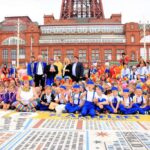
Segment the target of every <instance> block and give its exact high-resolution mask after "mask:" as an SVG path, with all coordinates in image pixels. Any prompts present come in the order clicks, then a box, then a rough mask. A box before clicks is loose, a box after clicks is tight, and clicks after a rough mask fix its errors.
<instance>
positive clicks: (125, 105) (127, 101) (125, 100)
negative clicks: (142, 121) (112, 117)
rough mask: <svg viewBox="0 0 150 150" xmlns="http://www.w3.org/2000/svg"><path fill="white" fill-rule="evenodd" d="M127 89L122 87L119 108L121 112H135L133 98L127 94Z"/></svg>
mask: <svg viewBox="0 0 150 150" xmlns="http://www.w3.org/2000/svg"><path fill="white" fill-rule="evenodd" d="M129 92H130V91H129V89H128V88H125V89H123V97H122V100H121V104H120V105H119V110H120V112H121V113H122V114H125V115H127V114H135V113H136V112H137V109H133V99H132V98H131V97H130V96H129V94H130V93H129Z"/></svg>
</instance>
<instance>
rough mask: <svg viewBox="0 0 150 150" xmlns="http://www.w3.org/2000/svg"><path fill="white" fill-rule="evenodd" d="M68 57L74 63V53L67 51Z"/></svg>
mask: <svg viewBox="0 0 150 150" xmlns="http://www.w3.org/2000/svg"><path fill="white" fill-rule="evenodd" d="M66 55H67V57H68V58H69V59H70V60H71V61H72V60H73V57H74V51H73V50H67V52H66Z"/></svg>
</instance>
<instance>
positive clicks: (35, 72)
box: [33, 62, 46, 75]
mask: <svg viewBox="0 0 150 150" xmlns="http://www.w3.org/2000/svg"><path fill="white" fill-rule="evenodd" d="M38 63H39V62H36V63H34V69H33V73H34V74H35V75H36V74H37V67H38ZM42 67H43V73H44V74H45V68H46V63H45V62H42Z"/></svg>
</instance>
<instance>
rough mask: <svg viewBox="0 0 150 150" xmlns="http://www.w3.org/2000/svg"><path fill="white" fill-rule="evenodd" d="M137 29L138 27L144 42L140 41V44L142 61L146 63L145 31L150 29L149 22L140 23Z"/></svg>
mask: <svg viewBox="0 0 150 150" xmlns="http://www.w3.org/2000/svg"><path fill="white" fill-rule="evenodd" d="M139 27H140V30H143V39H144V41H141V42H143V46H144V47H143V49H142V50H143V51H144V52H143V54H144V55H143V57H144V60H145V61H146V60H147V48H146V42H147V41H146V31H147V29H150V26H149V21H147V22H146V21H144V22H143V23H142V22H141V21H140V25H139Z"/></svg>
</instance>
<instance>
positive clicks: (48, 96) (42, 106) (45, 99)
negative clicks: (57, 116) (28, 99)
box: [37, 86, 55, 111]
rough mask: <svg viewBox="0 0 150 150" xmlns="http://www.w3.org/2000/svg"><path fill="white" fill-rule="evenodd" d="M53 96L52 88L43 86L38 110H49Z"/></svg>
mask: <svg viewBox="0 0 150 150" xmlns="http://www.w3.org/2000/svg"><path fill="white" fill-rule="evenodd" d="M54 99H55V96H54V94H53V93H52V88H51V87H50V86H46V87H45V91H44V93H43V94H42V96H41V100H40V102H39V103H38V105H37V109H38V110H43V111H45V110H49V105H50V103H51V102H54Z"/></svg>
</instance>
